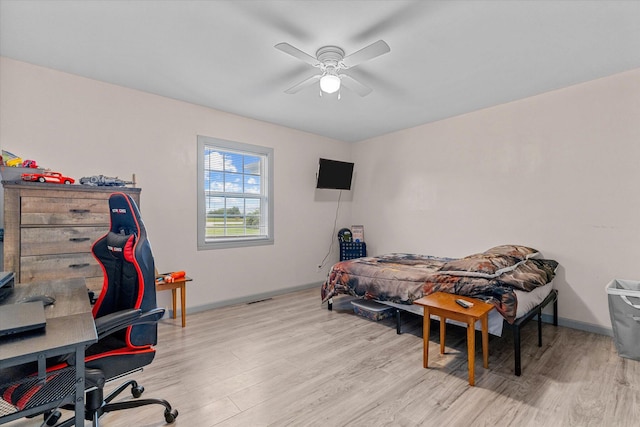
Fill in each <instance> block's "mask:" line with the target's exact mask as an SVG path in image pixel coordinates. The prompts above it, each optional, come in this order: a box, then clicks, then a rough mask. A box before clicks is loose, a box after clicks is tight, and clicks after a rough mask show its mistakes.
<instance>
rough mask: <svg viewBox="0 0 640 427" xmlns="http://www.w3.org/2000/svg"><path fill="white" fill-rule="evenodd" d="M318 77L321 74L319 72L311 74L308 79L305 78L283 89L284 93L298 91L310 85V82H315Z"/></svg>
mask: <svg viewBox="0 0 640 427" xmlns="http://www.w3.org/2000/svg"><path fill="white" fill-rule="evenodd" d="M320 77H322V75H320V74H317V75H315V76H311V77H309V78H308V79H305V80H303V81H301V82H300V83H298V84H297V85H295V86H291V87H290V88H289V89H287V90H285V91H284V93H288V94H294V93H298V92H300V91H301V90H302V89H304V88H305V87H307V86H311V85H312V84H314V83H316V82H317V81H318V80H320Z"/></svg>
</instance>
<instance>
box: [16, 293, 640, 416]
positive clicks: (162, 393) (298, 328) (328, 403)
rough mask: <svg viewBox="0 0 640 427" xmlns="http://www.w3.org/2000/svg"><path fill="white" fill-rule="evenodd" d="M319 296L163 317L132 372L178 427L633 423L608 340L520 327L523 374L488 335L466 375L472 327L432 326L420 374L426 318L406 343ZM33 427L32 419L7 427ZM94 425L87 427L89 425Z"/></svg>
mask: <svg viewBox="0 0 640 427" xmlns="http://www.w3.org/2000/svg"><path fill="white" fill-rule="evenodd" d="M340 301H341V302H339V303H337V304H336V307H335V309H334V311H333V312H329V311H327V309H326V306H322V307H321V306H320V296H319V290H317V289H310V290H304V291H299V292H294V293H290V294H286V295H282V296H278V297H275V298H273V299H270V300H267V301H263V302H259V303H255V304H243V305H237V306H232V307H225V308H220V309H215V310H210V311H206V312H200V313H195V314H191V315H189V316H187V327H186V328H184V329H183V328H181V327H180V319H179V318H178V319H176V320H172V319H168V320H163V321H162V323H161V325H160V328H159V331H160V333H159V340H160V342H159V344H158V346H157V350H158V354H157V356H156V360H155V361H154V362H153V363H152V364H151V365H149V366H148V367H147V368H146V369H145V370H144V372H141V373H137V374H135V375H134V376H135V378H136V379H137V380H138V381H139V382H140V383H141V384H142V385H144V387H145V388H146V391H145V393H144V395H143V397H161V398H165V399H167V400H169V401H170V402H171V404H172V405H173V406H174V407H175V408H177V409H178V410H179V412H180V415H179V417H178V418H177V420H176V422H175V424H174V426H176V427H207V426H219V427H228V426H242V427H246V426H554V427H555V426H637V425H639V421H638V420H640V362H636V361H632V360H628V359H623V358H620V357H618V355H617V353H616V350H615V346H614V344H613V340H612V338H611V337H607V336H602V335H597V334H592V333H587V332H582V331H577V330H573V329H569V328H564V327H554V326H552V325H548V324H545V325H543V346H542V347H540V348H539V347H537V339H536V324H535V322H531V323H530V324H529V325H527V326H526V327H525V328H524V330H523V345H522V365H523V371H522V376H521V377H516V376H514V375H513V349H512V347H513V340H512V339H511V338H510V336H509V335H508V334H505V336H503V337H502V338H498V337H491V339H490V343H489V369H484V368H482V364H481V363H480V361H481V358H480V354H481V353H480V351H481V350H480V349H477V351H478V355H477V356H476V362H477V365H476V386H475V387H470V386H469V385H468V382H467V381H468V378H467V365H466V363H467V355H466V341H465V331H464V329H462V328H457V327H454V326H450V327H448V329H447V352H446V354H445V355H443V356H441V355H440V354H439V346H438V345H436V344H435V343H437V342H439V341H438V340H439V337H438V328H432V336H431V342H432V345H431V346H430V353H429V363H430V368H429V369H423V368H422V337H421V324H422V321H421V319H420V318H414V319H413V320H412V319H409V320H408V322H407V323H405V326H404V329H405V330H406V331H407V332H405V333H404V334H402V335H397V334H396V332H395V325H394V322H393V321H392V320H390V319H387V320H384V321H382V322H372V321H369V320H367V319H364V318H362V317H358V316H356V315H354V314H353V313H352V311H351V310H350V304H348V300H347V299H344V298H342V299H340ZM32 425H38V423H37V422H36V421H35V420H29V421H16V422H14V423H10V424H9V426H11V427H17V426H20V427H22V426H32ZM87 425H90V423H88V422H87ZM101 425H102V426H104V427H132V426H141V427H152V426H153V427H155V426H162V425H165V423H164V418H163V415H162V408H161V407H159V406H158V407H146V408H144V409H137V410H128V411H124V412H119V413H111V414H107V415H105V416H104V417H103V418H101Z"/></svg>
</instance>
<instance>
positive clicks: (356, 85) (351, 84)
mask: <svg viewBox="0 0 640 427" xmlns="http://www.w3.org/2000/svg"><path fill="white" fill-rule="evenodd" d="M340 80H341V81H342V85H343V86H344V87H346V88H347V89H349V90H352V91H354V92H355V93H357V94H358V95H360V96H367V95H369V94H370V93H371V92H372V91H373V89H371V88H370V87H369V86H365V85H364V84H362V83H360V82H359V81H358V80H356V79H354V78H353V77H351V76H350V75H347V74H340Z"/></svg>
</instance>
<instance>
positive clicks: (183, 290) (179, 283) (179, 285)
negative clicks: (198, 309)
mask: <svg viewBox="0 0 640 427" xmlns="http://www.w3.org/2000/svg"><path fill="white" fill-rule="evenodd" d="M162 277H164V276H163V275H159V276H157V277H156V291H167V290H169V289H171V294H172V295H171V296H172V297H173V315H172V317H173V318H174V319H175V318H176V308H177V305H178V304H177V302H178V301H177V290H178V289H180V314H181V315H182V327H183V328H184V327H185V326H186V325H187V282H190V281H191V280H193V279H191V278H189V277H187V276H185V277H181V278H180V279H174V281H173V282H165V281H164V280H161V281H158V280H159V279H161V278H162Z"/></svg>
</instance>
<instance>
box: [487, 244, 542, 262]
mask: <svg viewBox="0 0 640 427" xmlns="http://www.w3.org/2000/svg"><path fill="white" fill-rule="evenodd" d="M483 253H484V254H490V255H507V256H512V257H515V258H518V259H519V260H525V259H529V258H533V257H535V256H536V255H539V254H540V252H538V251H537V250H536V249H533V248H529V247H527V246H521V245H501V246H494V247H493V248H491V249H487V250H486V251H484V252H483Z"/></svg>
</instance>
